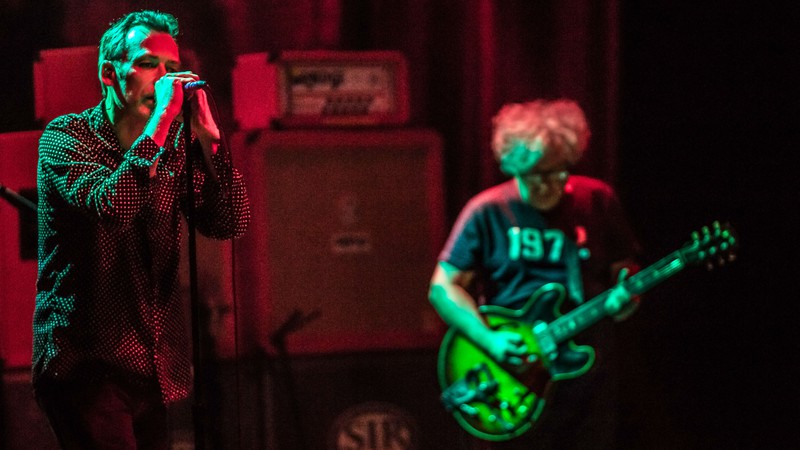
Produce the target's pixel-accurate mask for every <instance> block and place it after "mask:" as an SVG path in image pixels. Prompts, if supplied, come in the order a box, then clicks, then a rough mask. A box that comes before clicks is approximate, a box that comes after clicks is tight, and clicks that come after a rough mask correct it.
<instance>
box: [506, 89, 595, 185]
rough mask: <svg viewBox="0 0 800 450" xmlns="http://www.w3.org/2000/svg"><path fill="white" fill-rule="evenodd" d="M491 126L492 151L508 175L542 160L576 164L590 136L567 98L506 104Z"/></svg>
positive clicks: (578, 110) (579, 111)
mask: <svg viewBox="0 0 800 450" xmlns="http://www.w3.org/2000/svg"><path fill="white" fill-rule="evenodd" d="M492 125H493V133H492V151H493V152H494V156H495V159H497V161H498V162H499V163H500V170H502V171H503V173H505V174H507V175H511V176H517V175H522V174H525V173H528V172H530V171H531V170H532V169H533V168H534V167H535V166H536V164H538V163H539V161H541V160H542V159H547V160H550V161H559V162H562V161H563V162H565V163H567V164H568V165H573V164H575V163H577V162H578V161H579V160H580V159H581V157H582V156H583V152H584V151H585V150H586V146H587V145H588V143H589V136H590V134H591V133H590V131H589V125H588V123H587V122H586V116H585V115H584V114H583V110H582V109H581V107H580V106H578V104H577V103H576V102H574V101H572V100H567V99H560V100H553V101H547V100H534V101H530V102H526V103H509V104H506V105H504V106H503V107H502V108H500V111H498V113H497V114H496V115H495V116H494V118H493V119H492Z"/></svg>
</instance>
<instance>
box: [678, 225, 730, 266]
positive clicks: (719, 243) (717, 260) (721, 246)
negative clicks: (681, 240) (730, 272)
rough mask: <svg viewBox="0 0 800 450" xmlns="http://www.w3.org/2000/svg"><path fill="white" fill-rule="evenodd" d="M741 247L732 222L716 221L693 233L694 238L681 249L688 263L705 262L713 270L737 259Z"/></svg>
mask: <svg viewBox="0 0 800 450" xmlns="http://www.w3.org/2000/svg"><path fill="white" fill-rule="evenodd" d="M738 248H739V236H738V235H737V234H736V230H734V229H733V227H732V226H730V224H727V223H725V224H721V223H720V222H719V221H714V223H712V224H711V226H705V227H703V228H701V229H700V230H699V231H695V232H693V233H692V240H691V242H690V243H688V244H686V245H685V246H684V247H683V249H682V250H681V255H682V256H683V259H684V261H685V262H686V263H689V264H699V263H705V265H706V268H707V269H709V270H711V269H713V268H714V267H716V266H724V265H725V264H728V263H731V262H733V261H734V260H736V250H738Z"/></svg>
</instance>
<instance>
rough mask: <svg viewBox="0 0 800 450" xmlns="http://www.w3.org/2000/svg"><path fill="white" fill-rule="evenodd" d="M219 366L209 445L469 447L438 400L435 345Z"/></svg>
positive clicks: (321, 449)
mask: <svg viewBox="0 0 800 450" xmlns="http://www.w3.org/2000/svg"><path fill="white" fill-rule="evenodd" d="M218 368H219V369H221V370H220V371H219V372H218V378H217V379H218V380H220V383H219V387H220V389H221V390H220V393H221V394H220V395H219V398H220V399H221V400H222V401H221V402H219V404H218V405H217V406H216V407H214V408H212V409H211V411H212V412H211V414H212V416H213V414H218V415H219V417H218V418H213V417H212V420H211V423H213V424H215V425H216V426H215V432H216V433H217V436H218V437H217V438H215V442H217V444H216V445H217V447H214V448H219V449H221V450H227V449H231V450H233V449H236V448H263V449H270V450H271V449H275V450H428V449H437V450H456V449H465V448H467V447H464V437H465V434H466V433H465V432H463V430H461V428H460V427H459V426H458V425H457V423H456V421H455V420H454V419H453V418H452V417H451V416H450V415H449V414H448V413H447V412H446V411H445V409H444V407H442V405H441V403H440V402H439V388H438V384H437V381H436V352H435V350H433V349H424V350H391V351H376V352H371V351H364V352H358V353H335V354H334V353H329V354H324V355H316V356H310V355H303V356H291V357H288V358H280V357H257V358H252V359H247V360H239V361H238V364H237V367H233V366H231V365H230V363H225V364H223V365H222V366H218ZM237 377H238V378H237ZM237 379H238V381H237Z"/></svg>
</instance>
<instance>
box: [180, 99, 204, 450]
mask: <svg viewBox="0 0 800 450" xmlns="http://www.w3.org/2000/svg"><path fill="white" fill-rule="evenodd" d="M189 99H190V97H189V93H188V92H184V99H183V139H184V141H183V142H184V146H183V147H184V150H185V152H186V224H187V228H188V233H187V234H188V237H189V241H188V244H189V303H190V305H191V315H192V362H193V364H194V404H193V405H192V422H193V424H194V442H195V444H194V448H195V450H203V449H205V423H204V421H203V420H204V417H205V408H206V402H205V392H204V391H203V387H204V385H205V383H204V381H205V380H204V377H205V367H204V363H203V351H202V345H201V341H202V332H201V326H200V325H201V319H202V316H201V310H200V302H199V295H198V289H197V231H196V229H195V208H194V155H192V148H191V142H192V106H191V102H190V101H189ZM201 151H202V150H201Z"/></svg>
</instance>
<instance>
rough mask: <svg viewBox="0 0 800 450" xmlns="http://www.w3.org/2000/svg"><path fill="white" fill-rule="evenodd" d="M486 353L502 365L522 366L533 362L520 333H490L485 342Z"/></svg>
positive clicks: (500, 331) (499, 331)
mask: <svg viewBox="0 0 800 450" xmlns="http://www.w3.org/2000/svg"><path fill="white" fill-rule="evenodd" d="M483 346H484V348H485V350H486V353H488V354H489V356H491V357H492V359H494V360H495V361H497V362H498V363H500V364H508V365H511V366H521V365H523V363H530V362H532V361H531V360H530V358H531V357H532V355H529V354H528V346H527V345H525V341H524V340H523V339H522V336H520V335H519V334H518V333H515V332H513V331H505V330H498V331H490V332H489V333H488V334H487V336H486V339H485V340H484V342H483Z"/></svg>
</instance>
